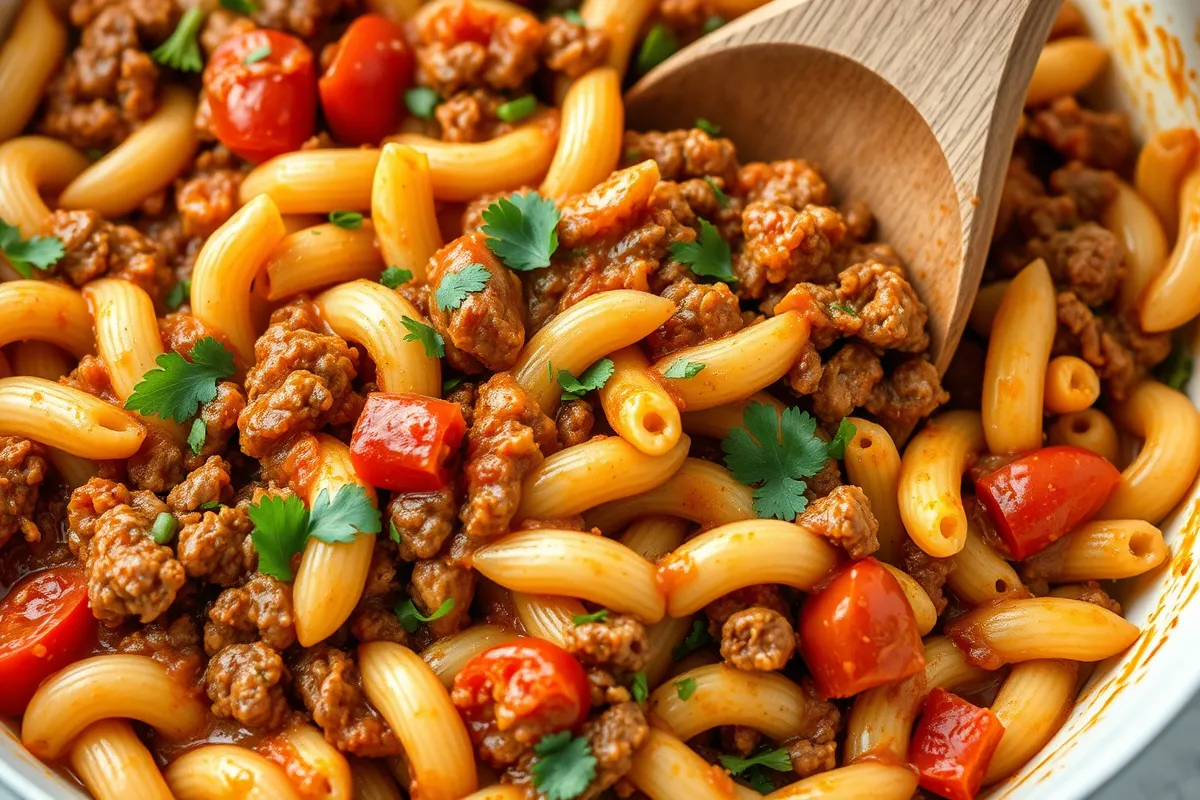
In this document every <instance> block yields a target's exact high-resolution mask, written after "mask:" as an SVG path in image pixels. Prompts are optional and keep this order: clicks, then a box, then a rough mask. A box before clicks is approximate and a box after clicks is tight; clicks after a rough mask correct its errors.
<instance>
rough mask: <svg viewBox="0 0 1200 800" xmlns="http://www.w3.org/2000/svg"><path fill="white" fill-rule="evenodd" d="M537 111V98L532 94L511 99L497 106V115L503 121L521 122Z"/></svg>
mask: <svg viewBox="0 0 1200 800" xmlns="http://www.w3.org/2000/svg"><path fill="white" fill-rule="evenodd" d="M534 111H537V98H536V97H534V96H533V95H531V94H527V95H525V96H524V97H518V98H517V99H516V100H509V101H508V102H507V103H501V104H500V105H499V106H497V107H496V116H497V117H499V118H500V121H501V122H519V121H521V120H523V119H525V118H526V117H528V116H529V115H530V114H532V113H533V112H534Z"/></svg>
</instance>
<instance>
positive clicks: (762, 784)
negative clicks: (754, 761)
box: [742, 767, 775, 794]
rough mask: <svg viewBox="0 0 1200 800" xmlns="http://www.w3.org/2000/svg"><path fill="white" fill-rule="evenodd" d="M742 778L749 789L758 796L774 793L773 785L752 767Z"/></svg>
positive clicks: (759, 771)
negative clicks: (748, 785)
mask: <svg viewBox="0 0 1200 800" xmlns="http://www.w3.org/2000/svg"><path fill="white" fill-rule="evenodd" d="M742 778H744V779H745V781H746V783H748V784H750V788H751V789H753V790H754V791H756V792H758V793H759V794H770V793H771V792H773V791H775V784H774V783H772V782H771V779H770V778H768V777H767V776H766V775H765V774H764V773H763V771H762V770H761V769H758V768H757V767H752V768H751V769H750V770H749V771H748V772H747V773H746V774H745V775H743V776H742Z"/></svg>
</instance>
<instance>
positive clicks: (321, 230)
mask: <svg viewBox="0 0 1200 800" xmlns="http://www.w3.org/2000/svg"><path fill="white" fill-rule="evenodd" d="M285 224H286V220H285ZM383 267H384V263H383V256H382V255H381V248H380V247H378V246H376V244H375V226H374V225H373V224H372V223H371V220H363V223H362V226H361V227H359V228H357V229H348V228H343V227H341V226H339V225H334V224H332V223H324V224H320V225H314V226H312V227H306V228H301V229H300V230H298V231H296V232H294V233H289V234H288V235H287V236H285V237H284V239H283V240H282V241H281V242H280V243H279V244H278V245H277V246H276V247H275V249H274V250H272V251H271V255H270V257H269V258H268V259H267V264H266V266H265V267H264V268H263V271H262V272H260V273H259V275H258V278H257V279H256V280H255V283H254V288H255V291H257V292H259V293H260V294H262V295H264V296H265V297H266V298H267V299H268V300H282V299H283V298H285V297H291V296H292V295H295V294H299V293H300V292H311V291H313V290H314V289H323V288H325V287H326V286H329V285H331V284H335V283H345V282H349V281H353V280H358V279H359V278H370V279H375V278H378V277H379V274H380V273H381V272H383Z"/></svg>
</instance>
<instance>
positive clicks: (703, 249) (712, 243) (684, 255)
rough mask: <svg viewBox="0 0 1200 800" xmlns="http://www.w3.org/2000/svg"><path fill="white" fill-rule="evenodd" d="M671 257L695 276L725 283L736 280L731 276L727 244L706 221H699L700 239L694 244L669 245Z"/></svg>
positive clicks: (730, 257)
mask: <svg viewBox="0 0 1200 800" xmlns="http://www.w3.org/2000/svg"><path fill="white" fill-rule="evenodd" d="M671 255H672V256H673V257H674V258H675V260H676V261H678V262H679V263H680V264H687V265H688V266H689V267H691V268H692V272H694V273H696V274H697V275H703V276H704V277H706V278H716V279H717V280H719V281H724V282H725V283H733V282H735V281H736V280H737V277H736V276H735V275H734V274H733V255H732V254H731V253H730V250H729V242H727V241H725V240H724V239H722V238H721V233H720V231H718V230H717V229H716V227H715V226H713V224H712V223H711V222H709V221H708V220H706V219H701V220H700V237H699V238H698V239H697V240H696V241H694V242H675V243H674V244H673V245H671Z"/></svg>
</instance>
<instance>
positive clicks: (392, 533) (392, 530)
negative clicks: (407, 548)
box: [388, 520, 400, 544]
mask: <svg viewBox="0 0 1200 800" xmlns="http://www.w3.org/2000/svg"><path fill="white" fill-rule="evenodd" d="M388 538H389V539H391V540H392V541H393V542H395V543H396V544H400V531H398V530H396V523H394V522H392V521H391V520H388Z"/></svg>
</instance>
